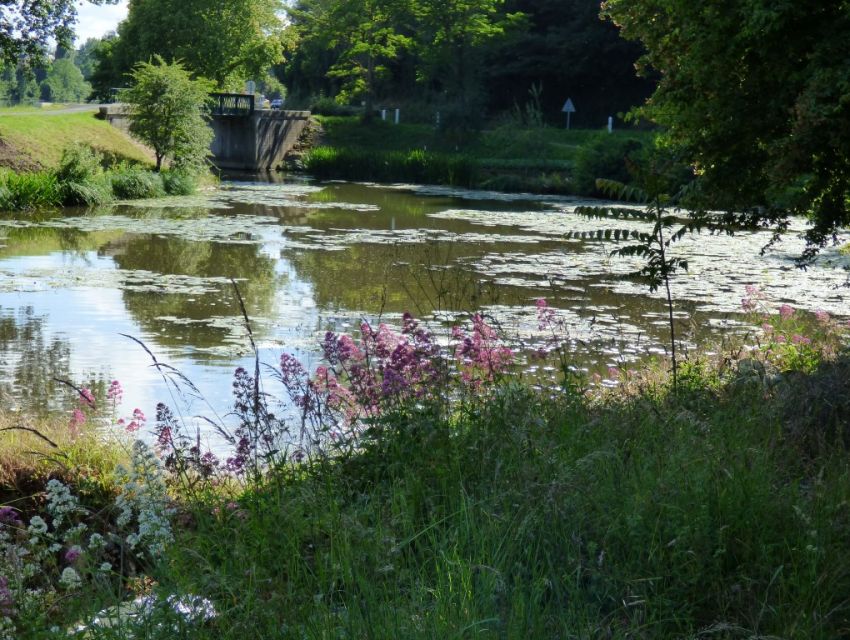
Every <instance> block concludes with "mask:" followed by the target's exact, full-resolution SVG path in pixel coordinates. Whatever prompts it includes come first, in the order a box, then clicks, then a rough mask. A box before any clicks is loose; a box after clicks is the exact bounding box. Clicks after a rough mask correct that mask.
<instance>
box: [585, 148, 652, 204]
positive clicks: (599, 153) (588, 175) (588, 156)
mask: <svg viewBox="0 0 850 640" xmlns="http://www.w3.org/2000/svg"><path fill="white" fill-rule="evenodd" d="M642 149H643V144H642V143H641V141H640V140H637V139H635V138H620V137H617V136H612V135H611V134H607V133H601V134H599V136H597V137H596V138H594V139H592V140H590V141H589V142H586V143H585V144H583V145H582V146H581V147H580V148H579V150H578V153H577V154H576V162H575V169H574V170H573V183H574V185H575V190H576V192H577V193H581V194H584V195H602V194H601V193H600V192H599V191H598V190H597V188H596V180H597V179H598V178H605V179H607V180H616V181H617V182H621V183H623V184H629V183H630V182H631V181H632V175H631V173H630V171H629V164H630V163H632V162H633V161H635V160H636V159H637V157H638V155H639V154H640V153H641V151H642Z"/></svg>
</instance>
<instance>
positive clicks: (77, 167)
mask: <svg viewBox="0 0 850 640" xmlns="http://www.w3.org/2000/svg"><path fill="white" fill-rule="evenodd" d="M198 180H199V178H198V177H197V176H194V175H190V174H188V173H184V172H179V171H163V172H155V171H153V170H152V169H151V168H150V167H149V166H143V165H138V164H130V163H126V162H121V163H119V164H115V163H114V161H113V160H111V159H108V158H106V157H105V156H104V155H103V154H101V153H100V152H99V151H97V150H95V149H93V148H91V147H87V146H83V145H73V146H71V147H67V148H66V149H65V150H64V151H63V153H62V156H61V159H60V160H59V164H58V166H57V167H56V168H55V169H45V170H40V171H32V172H20V173H17V172H14V171H11V170H8V169H7V170H3V169H0V211H37V210H40V209H48V208H52V207H61V206H66V207H68V206H95V205H102V204H106V203H109V202H112V201H114V200H135V199H141V198H157V197H160V196H164V195H188V194H190V193H193V192H194V191H195V189H196V187H197V183H198Z"/></svg>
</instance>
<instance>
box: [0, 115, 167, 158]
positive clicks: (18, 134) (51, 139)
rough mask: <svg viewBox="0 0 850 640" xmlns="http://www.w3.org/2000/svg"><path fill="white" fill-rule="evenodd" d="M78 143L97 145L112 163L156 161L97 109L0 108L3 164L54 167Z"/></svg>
mask: <svg viewBox="0 0 850 640" xmlns="http://www.w3.org/2000/svg"><path fill="white" fill-rule="evenodd" d="M75 144H82V145H85V146H88V147H91V148H94V149H96V150H97V151H99V152H100V153H101V154H103V155H104V156H105V157H106V158H108V159H109V160H110V161H112V162H113V163H116V162H121V161H126V162H132V163H138V164H142V165H152V164H153V156H152V154H151V153H150V151H149V150H147V149H146V148H145V147H143V146H141V145H140V144H139V143H137V142H135V141H134V140H133V139H132V138H130V137H129V136H128V135H127V134H125V133H123V132H121V131H119V130H118V129H116V128H115V127H112V126H110V125H109V123H107V122H106V121H104V120H98V119H97V118H95V113H94V110H92V111H85V112H74V113H51V112H50V110H48V111H46V112H32V111H26V110H23V111H22V110H19V109H16V108H12V109H0V167H7V168H10V169H13V170H18V171H20V170H30V171H31V170H37V169H49V168H53V167H55V166H57V165H58V164H59V161H60V160H61V158H62V152H63V151H64V150H65V149H66V148H67V147H69V146H72V145H75Z"/></svg>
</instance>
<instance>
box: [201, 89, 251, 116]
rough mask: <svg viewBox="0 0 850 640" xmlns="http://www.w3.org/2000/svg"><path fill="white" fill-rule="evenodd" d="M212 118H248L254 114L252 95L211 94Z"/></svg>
mask: <svg viewBox="0 0 850 640" xmlns="http://www.w3.org/2000/svg"><path fill="white" fill-rule="evenodd" d="M210 98H212V102H213V104H212V114H213V115H214V116H250V115H251V114H252V113H254V95H253V94H250V93H248V94H244V93H211V94H210Z"/></svg>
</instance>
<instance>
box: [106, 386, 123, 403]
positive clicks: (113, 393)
mask: <svg viewBox="0 0 850 640" xmlns="http://www.w3.org/2000/svg"><path fill="white" fill-rule="evenodd" d="M106 397H107V398H108V399H110V400H112V403H113V404H118V403H119V402H121V398H123V397H124V389H122V388H121V383H120V382H118V381H117V380H113V381H112V382H110V383H109V389H107V391H106Z"/></svg>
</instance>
